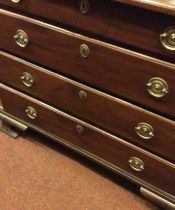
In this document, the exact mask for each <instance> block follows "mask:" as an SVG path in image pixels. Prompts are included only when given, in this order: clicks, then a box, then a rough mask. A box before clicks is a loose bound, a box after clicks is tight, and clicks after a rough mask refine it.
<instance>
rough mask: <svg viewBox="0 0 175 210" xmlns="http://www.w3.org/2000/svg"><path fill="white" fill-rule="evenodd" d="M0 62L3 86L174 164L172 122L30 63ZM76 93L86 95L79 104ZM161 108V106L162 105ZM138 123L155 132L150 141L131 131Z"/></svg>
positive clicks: (2, 59) (11, 60) (2, 57)
mask: <svg viewBox="0 0 175 210" xmlns="http://www.w3.org/2000/svg"><path fill="white" fill-rule="evenodd" d="M13 58H14V57H13ZM0 59H1V61H2V66H1V67H0V80H1V81H2V82H3V83H6V84H8V85H10V86H13V87H15V88H17V89H19V90H22V91H24V92H26V93H28V94H30V95H32V96H33V97H35V98H39V99H40V100H42V101H45V102H46V103H48V104H50V105H52V106H54V107H57V108H59V109H61V110H64V111H66V112H67V113H71V114H73V115H74V116H77V117H79V118H81V119H83V120H86V121H88V122H90V123H93V124H95V125H96V126H98V127H100V128H103V129H105V130H107V131H108V132H110V133H113V134H115V135H117V136H121V137H122V138H125V139H127V140H128V141H131V142H133V143H134V144H137V145H139V146H141V147H143V148H146V149H148V150H150V151H152V152H154V153H156V154H159V155H161V156H163V157H165V158H168V159H169V160H171V161H174V162H175V157H174V153H175V148H174V143H175V138H174V133H175V123H174V121H171V120H167V119H166V118H163V117H160V116H158V115H155V114H153V113H151V112H149V111H146V110H144V109H140V108H139V107H137V106H134V105H132V104H130V103H126V102H124V101H122V100H119V99H118V98H114V97H111V96H110V95H107V94H104V93H102V92H100V91H96V90H94V89H92V88H89V87H87V86H84V85H82V84H80V83H76V82H74V81H72V80H69V79H67V78H65V77H62V76H60V75H58V74H53V73H51V72H49V71H47V70H45V69H42V68H39V67H37V66H34V65H33V66H32V64H30V63H26V62H24V61H22V63H21V62H18V61H15V60H13V59H11V58H8V57H6V56H3V55H0ZM18 60H19V59H18ZM20 61H21V60H20ZM23 72H28V73H30V74H31V75H32V76H33V79H34V84H33V86H32V87H30V88H29V87H26V86H25V85H24V84H23V83H22V81H21V79H20V77H21V76H22V74H23ZM127 88H128V87H127V86H126V89H127ZM80 91H85V93H86V94H87V100H86V101H81V100H80V98H79V92H80ZM172 95H173V93H172ZM141 97H142V96H141V95H140V98H141ZM159 103H161V102H159ZM169 104H172V107H173V100H172V101H171V100H169ZM163 107H164V104H163V103H162V108H163ZM167 107H168V105H167ZM172 110H173V109H172ZM141 122H145V123H149V124H150V125H152V127H153V128H154V132H155V137H154V138H153V139H151V140H144V139H142V138H141V137H139V136H138V135H137V134H136V132H135V127H136V126H137V125H138V124H139V123H141Z"/></svg>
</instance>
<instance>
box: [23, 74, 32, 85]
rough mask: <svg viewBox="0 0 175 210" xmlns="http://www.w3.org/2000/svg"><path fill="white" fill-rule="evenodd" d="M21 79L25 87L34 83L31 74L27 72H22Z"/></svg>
mask: <svg viewBox="0 0 175 210" xmlns="http://www.w3.org/2000/svg"><path fill="white" fill-rule="evenodd" d="M21 80H22V82H23V84H24V85H25V86H27V87H31V86H32V85H33V83H34V80H33V77H32V75H30V74H29V73H27V72H24V73H23V74H22V76H21Z"/></svg>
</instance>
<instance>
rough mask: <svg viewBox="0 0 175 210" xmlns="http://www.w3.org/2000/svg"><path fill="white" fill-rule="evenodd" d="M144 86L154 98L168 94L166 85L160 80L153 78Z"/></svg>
mask: <svg viewBox="0 0 175 210" xmlns="http://www.w3.org/2000/svg"><path fill="white" fill-rule="evenodd" d="M146 86H147V91H148V93H149V94H150V95H152V96H154V97H155V98H162V97H164V96H165V95H167V94H168V84H167V82H166V81H165V80H164V79H162V78H159V77H153V78H151V79H150V80H149V81H148V83H147V84H146Z"/></svg>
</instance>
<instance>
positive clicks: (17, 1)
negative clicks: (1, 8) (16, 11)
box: [11, 0, 21, 4]
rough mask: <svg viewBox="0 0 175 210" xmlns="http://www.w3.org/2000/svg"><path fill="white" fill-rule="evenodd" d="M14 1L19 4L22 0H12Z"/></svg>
mask: <svg viewBox="0 0 175 210" xmlns="http://www.w3.org/2000/svg"><path fill="white" fill-rule="evenodd" d="M11 1H12V2H13V3H15V4H18V3H19V2H20V1H21V0H11Z"/></svg>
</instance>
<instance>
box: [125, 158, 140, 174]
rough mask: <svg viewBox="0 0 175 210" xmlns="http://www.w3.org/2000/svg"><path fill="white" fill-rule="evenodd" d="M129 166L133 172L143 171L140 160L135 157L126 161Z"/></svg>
mask: <svg viewBox="0 0 175 210" xmlns="http://www.w3.org/2000/svg"><path fill="white" fill-rule="evenodd" d="M128 162H129V165H130V166H131V168H132V169H134V170H135V171H139V172H141V171H143V170H144V163H143V161H142V160H140V159H139V158H137V157H132V158H130V159H129V160H128Z"/></svg>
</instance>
